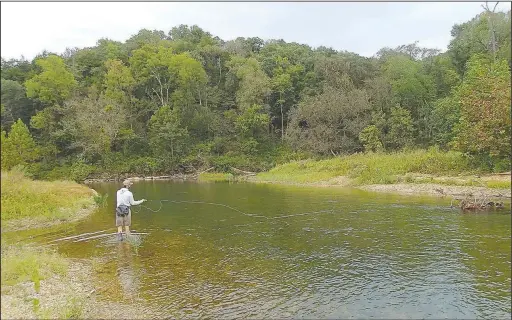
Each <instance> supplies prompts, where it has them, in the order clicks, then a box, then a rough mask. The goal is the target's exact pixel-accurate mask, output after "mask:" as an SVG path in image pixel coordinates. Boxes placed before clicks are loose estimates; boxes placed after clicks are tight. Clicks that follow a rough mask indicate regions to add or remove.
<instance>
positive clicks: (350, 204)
mask: <svg viewBox="0 0 512 320" xmlns="http://www.w3.org/2000/svg"><path fill="white" fill-rule="evenodd" d="M92 187H93V188H94V189H96V190H97V191H98V192H99V193H102V194H103V193H108V195H109V197H108V205H107V207H105V208H102V209H100V210H98V211H97V212H95V213H94V214H93V215H92V216H91V217H90V218H88V219H86V220H84V221H81V222H79V223H77V224H74V225H68V226H60V227H56V228H53V229H49V230H39V231H37V232H35V233H34V232H31V235H32V236H33V238H32V240H31V241H38V242H40V243H45V244H48V243H49V242H50V241H52V240H55V239H59V238H62V237H66V236H72V235H78V234H83V233H86V232H96V231H101V230H105V229H108V230H107V231H105V232H104V233H107V232H115V226H114V223H115V217H114V206H115V204H114V202H115V192H116V190H117V188H118V185H116V184H112V183H105V184H97V185H93V186H92ZM132 191H133V193H134V196H135V199H136V200H137V199H141V198H146V199H152V200H161V199H165V200H173V201H203V202H211V203H217V204H224V205H229V206H231V207H233V208H235V209H237V210H240V211H242V212H239V211H235V210H232V209H230V208H228V207H224V206H220V205H213V204H199V203H183V202H182V203H176V202H159V201H149V202H147V203H145V205H147V206H148V207H149V208H151V209H152V210H154V211H156V210H158V209H160V210H159V211H158V212H152V211H151V210H149V209H147V208H143V207H142V208H140V211H138V212H134V213H133V217H132V229H134V230H136V231H137V232H145V233H148V234H147V235H140V236H138V237H137V238H135V239H134V240H135V241H132V242H131V243H128V242H123V243H120V242H117V241H115V237H114V236H109V237H103V238H97V239H90V240H88V241H83V242H73V240H75V239H70V240H64V241H59V242H53V243H50V244H49V245H52V246H55V247H57V248H58V250H59V251H60V252H61V253H64V254H66V255H67V256H69V257H72V258H90V259H93V260H95V261H97V262H96V263H95V265H96V267H95V270H96V271H97V275H96V276H95V278H94V279H91V281H96V283H97V284H98V283H99V284H100V285H103V286H104V287H105V290H100V291H99V292H100V299H104V300H119V301H124V302H128V303H132V304H138V305H140V307H141V308H143V309H144V310H145V312H146V313H147V315H148V317H158V318H162V317H173V318H184V317H185V318H203V317H206V318H222V319H227V318H260V319H261V318H372V317H373V318H394V319H396V318H436V319H440V318H450V319H453V318H482V317H484V318H493V319H497V318H510V312H511V307H510V303H511V287H510V284H511V282H510V281H511V237H510V232H511V215H510V214H509V213H508V212H502V213H489V214H461V213H460V212H459V211H458V210H456V209H450V208H449V205H450V200H449V199H438V198H430V197H405V196H395V195H389V194H378V193H370V192H364V191H360V190H354V189H342V188H306V187H291V186H278V185H259V184H227V183H192V182H190V183H189V182H184V183H179V182H167V181H158V182H138V183H136V184H135V185H134V186H133V187H132ZM134 210H137V209H135V208H134ZM251 215H256V216H251ZM18 236H19V237H24V234H23V233H18ZM127 316H128V317H129V315H127Z"/></svg>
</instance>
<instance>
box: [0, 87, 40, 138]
mask: <svg viewBox="0 0 512 320" xmlns="http://www.w3.org/2000/svg"><path fill="white" fill-rule="evenodd" d="M1 94H2V105H3V106H4V108H5V109H4V111H3V113H2V126H3V127H4V128H8V127H9V126H10V125H11V124H13V123H14V122H15V121H16V120H17V119H21V120H22V121H24V122H28V121H29V120H30V117H31V116H32V115H33V113H34V104H33V103H32V101H31V100H30V99H28V98H27V96H26V94H25V88H24V87H23V85H21V84H20V83H18V82H16V81H13V80H5V79H2V83H1Z"/></svg>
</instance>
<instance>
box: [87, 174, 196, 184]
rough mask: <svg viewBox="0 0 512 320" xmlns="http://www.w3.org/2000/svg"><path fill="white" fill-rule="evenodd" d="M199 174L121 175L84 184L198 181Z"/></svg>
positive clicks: (92, 180) (91, 180) (91, 179)
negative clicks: (127, 180)
mask: <svg viewBox="0 0 512 320" xmlns="http://www.w3.org/2000/svg"><path fill="white" fill-rule="evenodd" d="M198 176H199V175H198V174H183V173H178V174H172V175H163V176H147V177H144V176H142V177H141V176H135V177H133V176H130V175H121V176H118V177H115V178H90V179H85V180H84V181H83V183H84V184H91V183H101V182H120V181H123V180H125V179H130V180H131V181H151V180H181V181H184V180H197V177H198Z"/></svg>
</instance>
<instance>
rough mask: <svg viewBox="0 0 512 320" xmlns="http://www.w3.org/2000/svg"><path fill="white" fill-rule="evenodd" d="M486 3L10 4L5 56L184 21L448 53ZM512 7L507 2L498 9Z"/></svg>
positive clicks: (337, 45)
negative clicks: (458, 27) (457, 27)
mask: <svg viewBox="0 0 512 320" xmlns="http://www.w3.org/2000/svg"><path fill="white" fill-rule="evenodd" d="M483 3H484V2H407V3H404V2H387V3H386V2H382V3H379V2H319V3H314V2H202V3H199V2H188V3H187V2H146V3H144V2H46V3H45V2H41V3H39V2H2V4H1V55H2V57H3V58H6V59H10V58H20V57H21V56H22V55H23V56H24V57H25V58H27V59H32V58H33V57H34V56H35V55H37V54H38V53H40V52H42V51H43V50H45V49H46V50H48V51H50V52H55V53H58V54H60V53H63V52H64V51H65V49H66V48H73V47H79V48H83V47H90V46H94V45H95V44H96V41H97V40H99V39H101V38H109V39H112V40H117V41H122V42H124V41H125V40H126V39H128V38H129V37H130V36H131V35H133V34H136V33H137V32H138V31H139V30H140V29H143V28H146V29H150V30H153V29H157V30H163V31H165V32H166V33H167V32H168V31H169V30H170V29H171V28H172V27H174V26H178V25H180V24H188V25H194V24H195V25H198V26H199V27H201V28H202V29H203V30H205V31H208V32H210V33H211V34H213V35H214V36H219V37H220V38H221V39H223V40H226V41H227V40H232V39H235V38H237V37H260V38H262V39H264V40H268V39H284V40H285V41H287V42H298V43H303V44H308V45H310V46H312V47H318V46H326V47H332V48H334V49H336V50H347V51H350V52H355V53H358V54H360V55H363V56H367V57H369V56H372V55H374V54H375V53H376V52H377V51H378V50H379V49H381V48H383V47H397V46H399V45H402V44H409V43H413V42H415V41H419V45H421V46H424V47H429V48H437V49H440V50H442V51H444V50H446V47H447V45H448V44H449V42H450V39H451V36H450V31H451V28H452V26H453V25H454V24H456V23H463V22H466V21H468V20H470V19H471V18H473V17H474V16H476V15H477V14H478V13H480V12H482V11H483V9H482V7H481V5H482V4H483ZM493 5H494V3H490V6H491V7H492V6H493ZM510 6H511V4H510V2H509V3H499V5H498V10H499V11H508V10H510ZM28 22H30V23H28Z"/></svg>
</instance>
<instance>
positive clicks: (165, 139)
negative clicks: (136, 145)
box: [149, 106, 188, 158]
mask: <svg viewBox="0 0 512 320" xmlns="http://www.w3.org/2000/svg"><path fill="white" fill-rule="evenodd" d="M149 139H150V143H151V145H152V148H153V150H154V152H155V154H157V155H170V157H171V158H175V157H177V156H180V155H183V154H184V152H185V150H186V148H185V146H186V142H187V140H188V130H187V128H186V127H183V126H182V124H181V120H180V116H179V114H178V111H177V110H172V109H171V108H170V107H169V106H163V107H161V108H160V109H158V111H157V112H156V113H155V114H154V115H153V116H152V117H151V120H150V121H149Z"/></svg>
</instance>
